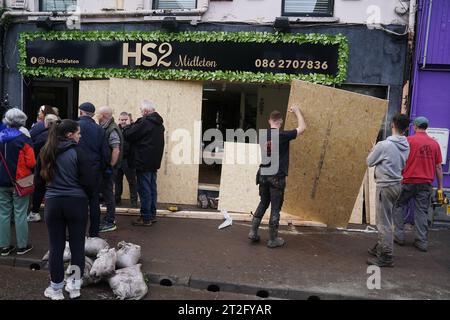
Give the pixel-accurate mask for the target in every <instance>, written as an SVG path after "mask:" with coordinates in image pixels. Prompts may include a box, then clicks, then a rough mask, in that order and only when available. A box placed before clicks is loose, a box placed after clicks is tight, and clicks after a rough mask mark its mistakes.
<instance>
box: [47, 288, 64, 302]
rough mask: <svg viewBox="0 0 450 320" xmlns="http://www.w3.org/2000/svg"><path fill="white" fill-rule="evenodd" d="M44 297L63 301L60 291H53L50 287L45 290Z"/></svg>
mask: <svg viewBox="0 0 450 320" xmlns="http://www.w3.org/2000/svg"><path fill="white" fill-rule="evenodd" d="M44 296H46V297H47V298H50V299H52V300H64V294H63V291H62V289H59V290H54V289H53V288H52V287H51V286H49V287H48V288H47V289H45V291H44Z"/></svg>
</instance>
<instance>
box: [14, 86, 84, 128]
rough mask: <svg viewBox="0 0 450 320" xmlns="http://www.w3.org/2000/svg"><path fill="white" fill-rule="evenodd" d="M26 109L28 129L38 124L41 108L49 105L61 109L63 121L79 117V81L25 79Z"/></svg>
mask: <svg viewBox="0 0 450 320" xmlns="http://www.w3.org/2000/svg"><path fill="white" fill-rule="evenodd" d="M23 101H24V108H23V111H24V112H25V113H26V115H27V116H28V120H27V127H28V128H31V126H32V125H33V124H34V123H35V122H36V117H37V113H38V110H39V107H40V106H42V105H43V104H48V105H50V106H52V107H57V108H58V109H59V116H60V118H61V119H76V118H77V117H78V114H77V108H76V106H78V81H76V80H71V79H68V80H59V79H58V80H41V79H33V78H31V79H24V99H23Z"/></svg>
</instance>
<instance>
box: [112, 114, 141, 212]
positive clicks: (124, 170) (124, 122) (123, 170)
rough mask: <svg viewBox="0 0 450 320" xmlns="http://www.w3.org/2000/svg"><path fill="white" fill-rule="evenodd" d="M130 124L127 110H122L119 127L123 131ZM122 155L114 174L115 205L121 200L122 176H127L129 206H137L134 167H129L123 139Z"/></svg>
mask: <svg viewBox="0 0 450 320" xmlns="http://www.w3.org/2000/svg"><path fill="white" fill-rule="evenodd" d="M130 124H131V117H130V115H129V113H128V112H122V113H121V114H120V116H119V127H120V129H121V130H122V132H123V128H124V127H126V126H128V125H130ZM122 149H123V156H122V163H121V164H120V166H119V167H118V170H117V176H116V187H115V198H116V205H120V203H121V201H122V191H123V176H125V177H126V178H127V181H128V187H129V190H130V201H131V207H133V208H137V190H136V169H134V168H130V166H129V164H128V155H129V154H130V144H129V143H128V142H126V141H125V139H124V140H123V148H122Z"/></svg>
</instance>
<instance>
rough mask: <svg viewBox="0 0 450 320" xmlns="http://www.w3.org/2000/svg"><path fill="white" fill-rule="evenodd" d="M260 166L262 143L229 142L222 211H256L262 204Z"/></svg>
mask: <svg viewBox="0 0 450 320" xmlns="http://www.w3.org/2000/svg"><path fill="white" fill-rule="evenodd" d="M237 155H239V158H237ZM246 160H248V161H246ZM250 160H252V161H250ZM260 163H261V150H260V147H259V144H246V143H233V142H225V147H224V160H223V163H222V174H221V177H220V192H219V210H227V211H230V212H243V213H250V212H255V210H256V207H257V206H258V203H259V192H258V190H259V188H258V186H257V185H256V172H257V171H258V168H259V164H260Z"/></svg>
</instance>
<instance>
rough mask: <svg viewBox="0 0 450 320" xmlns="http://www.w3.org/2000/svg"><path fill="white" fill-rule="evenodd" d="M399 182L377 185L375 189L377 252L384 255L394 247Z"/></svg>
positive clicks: (389, 253)
mask: <svg viewBox="0 0 450 320" xmlns="http://www.w3.org/2000/svg"><path fill="white" fill-rule="evenodd" d="M401 190H402V186H401V184H400V183H398V184H395V185H390V186H378V185H377V189H376V197H377V198H376V199H377V200H376V204H375V207H376V214H377V217H376V219H377V229H378V248H379V249H378V252H379V253H383V254H386V255H392V254H393V248H394V221H393V220H394V217H393V211H394V210H393V209H394V205H395V202H396V201H397V199H398V197H399V196H400V192H401Z"/></svg>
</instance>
